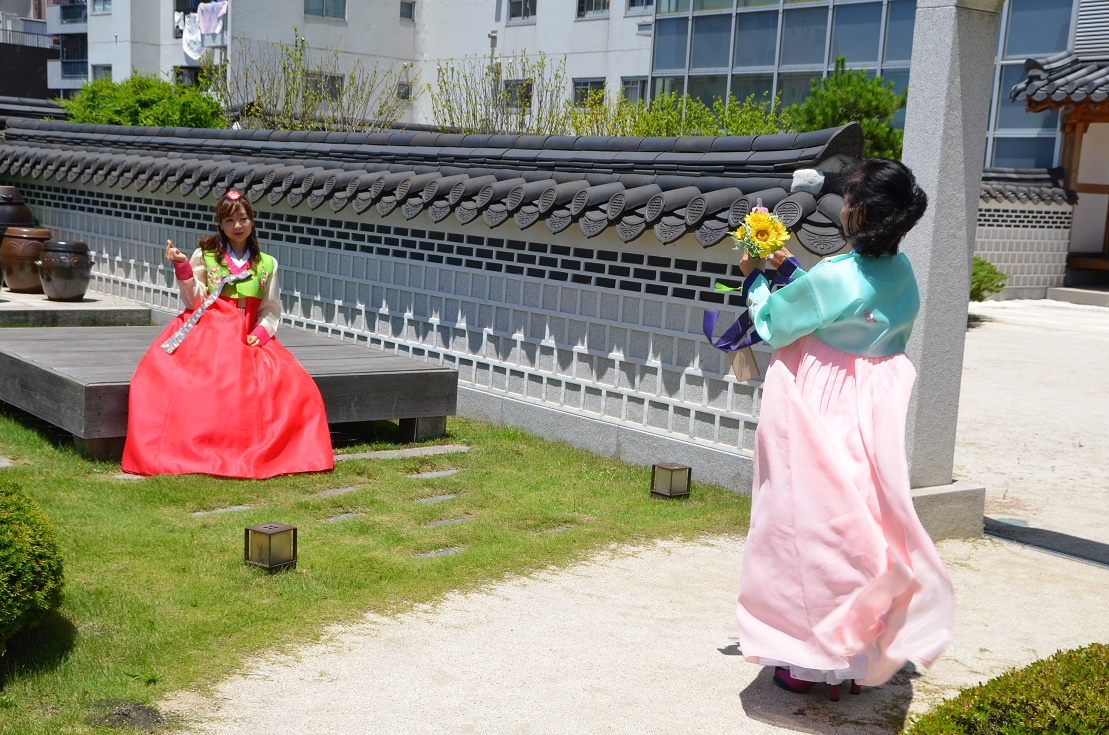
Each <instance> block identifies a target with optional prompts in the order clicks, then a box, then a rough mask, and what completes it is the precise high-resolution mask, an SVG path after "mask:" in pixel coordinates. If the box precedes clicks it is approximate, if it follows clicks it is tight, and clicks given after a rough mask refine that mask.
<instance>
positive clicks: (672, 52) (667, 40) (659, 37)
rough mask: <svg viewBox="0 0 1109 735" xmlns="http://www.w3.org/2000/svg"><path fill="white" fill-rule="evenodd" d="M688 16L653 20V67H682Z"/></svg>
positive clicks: (684, 61)
mask: <svg viewBox="0 0 1109 735" xmlns="http://www.w3.org/2000/svg"><path fill="white" fill-rule="evenodd" d="M688 35H689V18H666V19H663V20H659V21H656V22H655V59H654V64H655V69H684V68H685V64H686V43H687V41H688V38H687V37H688Z"/></svg>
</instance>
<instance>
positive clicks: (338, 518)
mask: <svg viewBox="0 0 1109 735" xmlns="http://www.w3.org/2000/svg"><path fill="white" fill-rule="evenodd" d="M364 515H366V514H365V513H343V514H342V515H337V516H332V517H331V518H328V519H327V522H328V523H338V522H339V521H346V520H349V519H351V518H361V517H362V516H364Z"/></svg>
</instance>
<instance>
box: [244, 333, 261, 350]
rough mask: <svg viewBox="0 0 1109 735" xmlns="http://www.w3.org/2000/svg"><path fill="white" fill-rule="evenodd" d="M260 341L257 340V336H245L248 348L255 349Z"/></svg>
mask: <svg viewBox="0 0 1109 735" xmlns="http://www.w3.org/2000/svg"><path fill="white" fill-rule="evenodd" d="M261 341H262V340H260V339H258V335H256V334H248V335H247V336H246V343H247V345H248V346H250V347H257V346H258V345H259V344H260V343H261Z"/></svg>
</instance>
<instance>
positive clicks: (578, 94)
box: [574, 79, 605, 107]
mask: <svg viewBox="0 0 1109 735" xmlns="http://www.w3.org/2000/svg"><path fill="white" fill-rule="evenodd" d="M604 93H605V80H604V79H575V80H574V106H575V107H581V106H582V105H584V104H585V103H586V102H594V101H596V100H598V99H603V97H604Z"/></svg>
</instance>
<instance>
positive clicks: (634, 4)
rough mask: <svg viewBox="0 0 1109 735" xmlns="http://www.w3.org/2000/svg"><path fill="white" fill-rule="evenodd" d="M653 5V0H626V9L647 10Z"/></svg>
mask: <svg viewBox="0 0 1109 735" xmlns="http://www.w3.org/2000/svg"><path fill="white" fill-rule="evenodd" d="M653 7H655V0H628V10H631V11H636V10H647V9H649V8H653Z"/></svg>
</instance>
